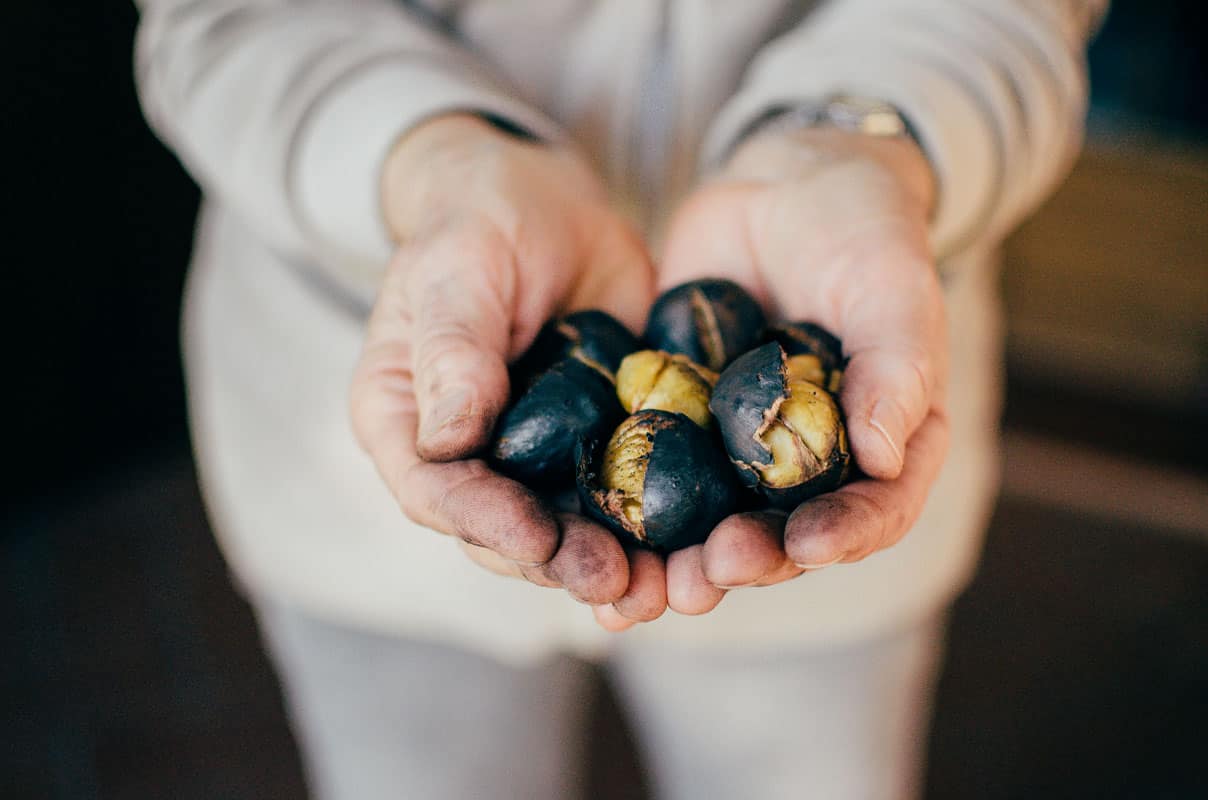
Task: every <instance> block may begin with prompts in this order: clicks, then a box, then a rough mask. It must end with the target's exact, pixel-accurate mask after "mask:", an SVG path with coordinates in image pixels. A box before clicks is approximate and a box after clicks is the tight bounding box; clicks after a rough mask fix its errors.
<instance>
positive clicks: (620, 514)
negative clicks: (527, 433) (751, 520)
mask: <svg viewBox="0 0 1208 800" xmlns="http://www.w3.org/2000/svg"><path fill="white" fill-rule="evenodd" d="M576 482H577V485H578V490H579V499H580V501H581V502H582V505H583V509H584V512H585V513H586V514H587V515H588V516H589V517H591V518H593V519H595V520H598V521H599V522H602V523H603V524H604V525H606V526H607V527H609V528H610V529H612V530H613V531H614V532H616V533H617V535H618V536H620V537H621V538H622V539H627V540H628V541H631V542H634V543H636V544H639V545H641V546H643V547H648V548H650V549H652V550H655V551H658V552H670V551H672V550H679V549H680V548H683V547H688V546H690V545H693V544H699V543H700V542H703V541H704V540H705V538H706V537H707V536H708V535H709V531H711V530H712V529H713V527H714V526H715V525H716V524H717V523H718V522H720V521H721V520H722V519H723V518H725V517H726V516H728V515H729V514H730V513H731V512H732V511H733V510H734V509H735V507H736V506H737V503H738V487H737V485H736V482H735V480H734V470H733V469H732V468H731V467H730V465H729V464H727V463H726V459H725V456H724V455H723V454H722V452H721V448H719V447H718V446H717V444H716V443H715V442H714V440H713V437H712V436H710V435H709V433H708V432H706V431H705V430H704V429H703V428H701V427H700V426H699V425H697V424H696V423H694V422H693V421H692V420H690V419H688V417H686V416H684V415H683V414H672V413H669V412H667V411H654V410H648V411H639V412H638V413H636V414H634V415H632V416H631V417H629V418H628V419H626V420H625V421H624V422H622V423H621V425H620V427H618V428H617V429H616V431H615V432H614V433H613V435H612V438H610V439H609V440H608V442H607V444H604V445H603V446H602V447H601V442H600V440H595V439H587V440H585V441H584V442H583V443H582V445H581V446H580V448H579V468H578V475H577V480H576Z"/></svg>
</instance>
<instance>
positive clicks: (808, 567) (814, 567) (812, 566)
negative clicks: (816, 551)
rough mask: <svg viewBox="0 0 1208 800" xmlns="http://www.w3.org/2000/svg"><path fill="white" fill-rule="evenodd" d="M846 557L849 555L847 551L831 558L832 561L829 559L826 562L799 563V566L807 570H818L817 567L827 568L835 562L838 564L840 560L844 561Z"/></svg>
mask: <svg viewBox="0 0 1208 800" xmlns="http://www.w3.org/2000/svg"><path fill="white" fill-rule="evenodd" d="M846 557H847V553H841V554H840V555H838V556H836V557H835V558H833V559H831V560H830V561H827V562H826V563H824V564H797V566H798V567H799V568H800V569H803V570H805V571H806V572H813V571H814V570H817V569H826V568H827V567H833V566H834V565H835V564H838V563H839V562H840V561H842V560H843V559H844V558H846Z"/></svg>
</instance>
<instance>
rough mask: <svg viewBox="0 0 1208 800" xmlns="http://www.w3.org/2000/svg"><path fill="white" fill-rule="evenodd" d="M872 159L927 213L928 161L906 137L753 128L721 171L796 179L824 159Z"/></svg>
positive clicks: (823, 128) (930, 202)
mask: <svg viewBox="0 0 1208 800" xmlns="http://www.w3.org/2000/svg"><path fill="white" fill-rule="evenodd" d="M849 161H863V162H866V163H871V164H873V165H875V166H876V167H877V168H879V169H882V170H884V171H885V172H887V173H888V174H890V175H891V176H892V177H893V178H894V180H895V182H896V183H897V184H898V185H899V186H901V187H902V189H903V190H904V191H905V192H906V193H907V194H908V195H910V196H911V197H913V198H914V200H915V202H916V203H917V204H918V206H919V207H920V208H922V209H923V211H924V213H925V214H926V215H928V216H929V215H930V214H931V212H932V210H933V208H934V204H935V200H936V180H935V176H934V173H933V171H932V169H931V164H930V162H929V161H928V160H927V157H926V155H925V154H924V153H923V151H922V149H921V148H920V147H919V146H918V144H917V143H916V142H915V140H914V139H912V138H911V137H909V136H892V137H888V136H874V135H869V134H866V133H861V132H858V131H850V130H844V129H841V128H837V127H834V126H829V125H819V126H813V127H802V128H796V129H792V130H766V131H757V132H755V133H754V134H752V135H751V136H749V137H748V138H746V139H744V140H743V141H742V142H740V143H739V145H738V146H737V147H736V148H735V149H734V151H733V153H732V154H731V155H730V158H729V160H728V161H727V163H726V166H725V168H724V170H723V174H725V175H726V176H728V177H730V178H736V179H740V180H753V181H777V180H784V179H786V178H790V179H791V178H800V177H804V176H806V175H808V174H811V173H813V172H816V171H817V170H818V169H820V168H822V167H824V166H825V165H828V164H834V163H838V162H849Z"/></svg>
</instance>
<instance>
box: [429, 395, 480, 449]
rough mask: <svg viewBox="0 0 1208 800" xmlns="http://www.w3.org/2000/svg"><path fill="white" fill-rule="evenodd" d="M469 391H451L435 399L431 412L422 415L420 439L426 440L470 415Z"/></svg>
mask: <svg viewBox="0 0 1208 800" xmlns="http://www.w3.org/2000/svg"><path fill="white" fill-rule="evenodd" d="M469 405H470V390H469V389H452V390H450V391H448V392H446V393H445V394H443V395H441V396H440V398H439V399H437V401H436V403H435V404H433V406H432V411H431V412H430V413H428V414H425V415H424V424H423V428H422V429H421V430H420V438H422V439H427V438H430V437H432V436H435V435H436V434H438V433H440V432H441V431H442V430H444V429H445V428H447V427H448V426H449V425H450V424H451V423H453V422H455V421H456V420H458V419H460V418H462V417H465V416H467V415H468V414H469V413H470V408H469Z"/></svg>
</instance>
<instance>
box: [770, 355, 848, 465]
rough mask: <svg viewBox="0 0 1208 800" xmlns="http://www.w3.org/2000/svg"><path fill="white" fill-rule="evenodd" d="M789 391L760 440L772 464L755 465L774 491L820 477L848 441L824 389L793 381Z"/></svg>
mask: <svg viewBox="0 0 1208 800" xmlns="http://www.w3.org/2000/svg"><path fill="white" fill-rule="evenodd" d="M787 387H788V396H787V397H785V399H784V400H783V401H782V402H781V403H780V406H779V408H778V409H777V413H776V418H775V420H774V421H773V422H772V423H771V424H770V425H769V426H768V427H767V429H766V430H765V431H764V432H763V433H762V434H761V435H760V437H759V440H760V442H762V444H763V445H764V447H766V448H767V449H768V450H769V451H770V452H771V454H772V463H771V464H767V465H763V464H755V465H753V466H754V467H755V469H757V470H758V471H759V475H760V478H761V479H762V481H763V483H764V484H765V485H767V486H770V487H773V488H787V487H791V486H796V485H797V484H800V483H802V482H804V481H807V480H809V479H810V478H812V477H813V476H815V475H817V474H818V473H819V472H821V471H822V470H824V469H825V468H826V466H827V463H828V460H829V459H830V457H831V454H832V453H833V452H834V450H835V448H836V447H839V446H843V444H844V438H845V432H844V431H843V423H842V422H841V421H840V419H839V409H838V407H837V406H836V405H835V401H834V400H832V399H831V396H830V395H829V394H828V393H827V392H826V391H825V390H824V389H823V388H822V387H821V386H818V385H817V384H814V383H811V382H810V381H807V380H800V379H797V380H792V379H790V380H789V381H788V383H787Z"/></svg>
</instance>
